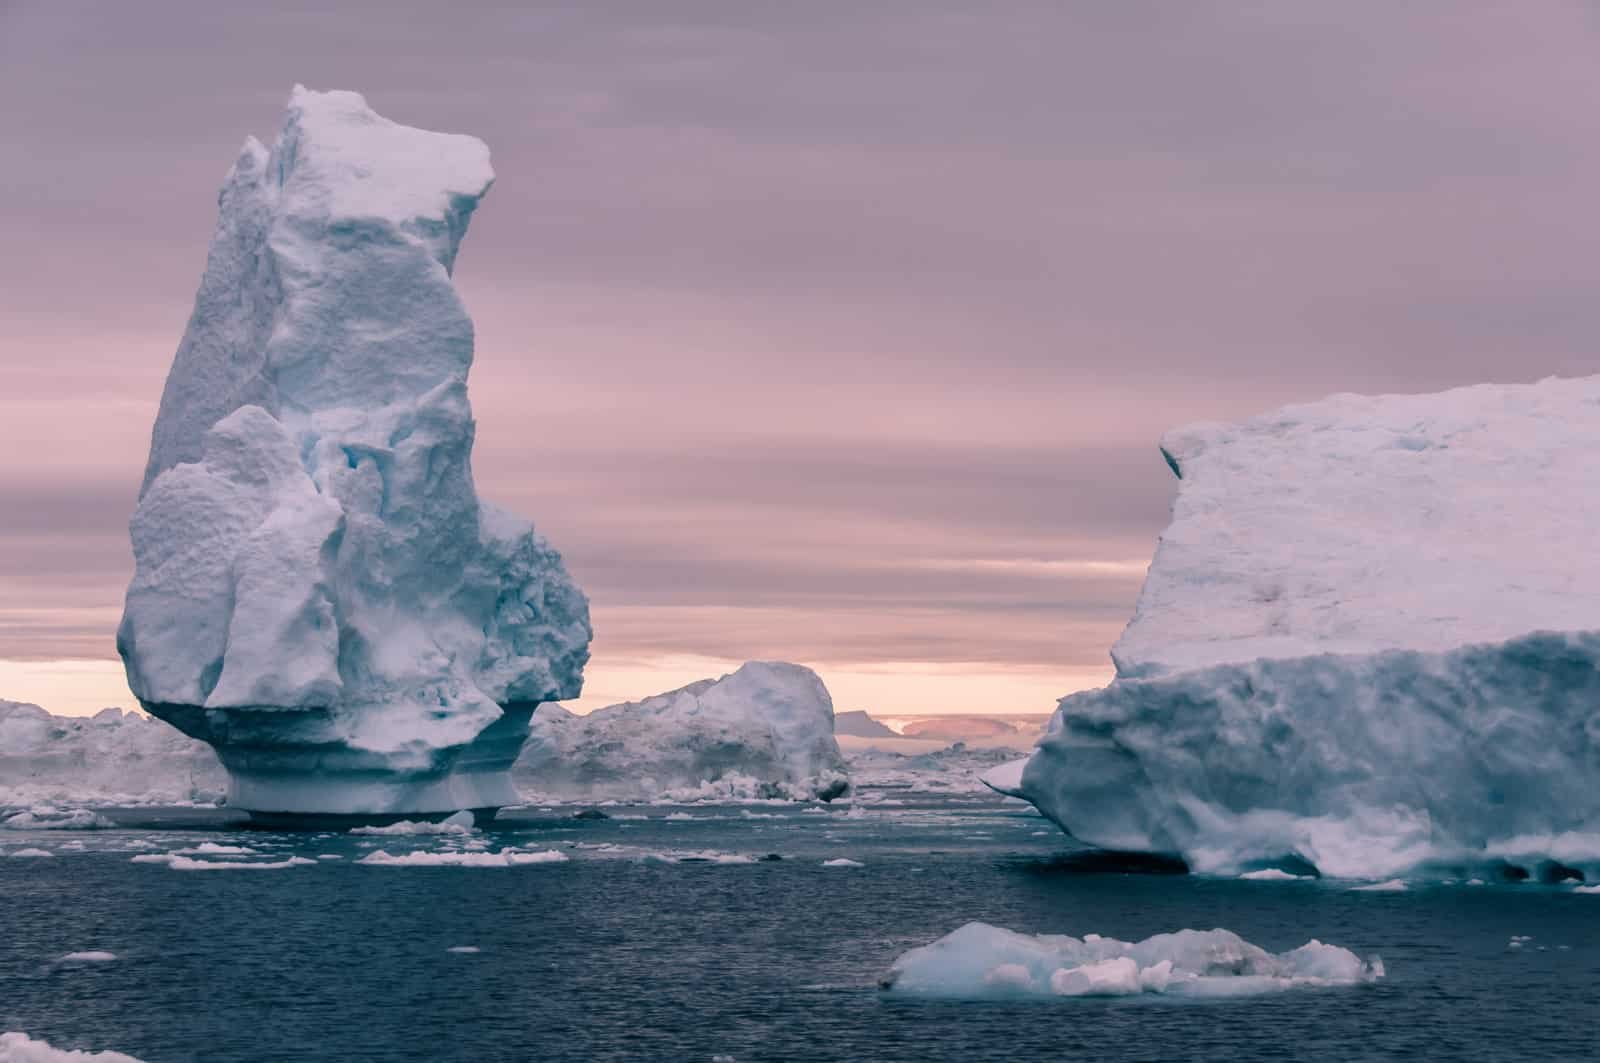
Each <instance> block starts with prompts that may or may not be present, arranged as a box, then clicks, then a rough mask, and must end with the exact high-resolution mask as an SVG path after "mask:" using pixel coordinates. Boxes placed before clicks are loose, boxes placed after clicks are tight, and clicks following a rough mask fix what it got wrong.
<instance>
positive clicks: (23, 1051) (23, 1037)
mask: <svg viewBox="0 0 1600 1063" xmlns="http://www.w3.org/2000/svg"><path fill="white" fill-rule="evenodd" d="M0 1063H141V1061H140V1060H138V1059H136V1058H134V1057H133V1056H130V1055H127V1054H126V1053H123V1052H109V1051H107V1052H84V1051H78V1050H74V1049H67V1048H56V1047H55V1046H53V1045H51V1044H50V1043H49V1042H46V1041H38V1040H35V1039H33V1038H31V1037H29V1036H28V1035H27V1034H25V1033H21V1032H18V1031H16V1030H11V1031H8V1032H6V1033H0Z"/></svg>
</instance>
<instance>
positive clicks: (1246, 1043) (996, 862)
mask: <svg viewBox="0 0 1600 1063" xmlns="http://www.w3.org/2000/svg"><path fill="white" fill-rule="evenodd" d="M884 796H887V797H888V799H889V801H891V802H893V801H900V802H903V803H901V804H892V803H887V802H885V803H879V804H876V805H871V806H868V809H867V811H866V812H865V814H857V815H854V816H852V815H847V814H846V810H845V809H842V808H833V809H829V810H828V811H826V812H822V813H819V812H811V813H805V812H801V811H800V810H799V809H798V808H796V807H795V806H745V807H721V806H719V807H715V808H708V807H704V806H699V807H693V808H681V809H678V808H667V807H649V808H637V807H636V808H610V809H607V811H608V812H610V813H611V814H612V815H613V817H614V818H611V819H607V820H592V821H591V820H585V821H578V820H574V819H573V818H571V815H572V809H571V808H564V809H556V810H551V811H547V812H540V811H537V810H534V809H527V810H521V811H517V812H513V813H505V814H503V817H502V821H500V822H498V823H497V825H496V826H495V827H494V828H492V829H491V830H489V831H487V832H485V834H484V838H485V840H487V841H489V842H490V843H491V844H492V845H493V847H494V848H496V849H498V848H500V846H501V845H502V844H504V845H517V846H522V847H527V848H539V849H547V848H558V849H561V850H562V851H564V852H566V853H567V854H568V855H569V856H570V858H571V859H570V860H568V861H567V862H564V863H552V864H540V865H532V866H525V867H513V868H499V869H490V868H460V867H442V868H435V867H374V866H370V865H361V864H357V863H356V862H355V861H356V860H358V859H360V858H361V857H362V856H363V855H365V854H366V853H369V852H371V851H372V850H373V849H375V848H383V849H385V850H387V851H388V852H390V853H397V854H398V853H403V852H407V851H410V850H412V849H414V848H420V849H426V850H430V851H432V850H437V849H441V848H443V847H445V846H447V845H451V844H457V843H458V841H457V842H449V841H444V840H441V839H437V838H372V837H357V836H351V835H311V834H298V835H296V834H262V833H257V832H246V831H239V830H235V829H231V828H230V824H229V821H228V817H227V816H226V815H225V814H223V813H220V812H213V811H209V810H150V809H142V810H123V811H113V812H110V813H109V815H110V816H111V818H112V819H114V820H116V821H117V822H118V823H119V824H123V825H124V829H118V830H108V831H93V832H39V833H28V832H6V833H5V834H4V835H3V836H0V851H3V853H7V854H9V853H11V852H15V851H16V850H18V849H22V848H25V847H36V848H43V849H46V850H49V851H51V852H53V853H54V854H55V855H54V856H52V857H50V858H39V857H10V856H6V855H0V1029H11V1030H22V1031H25V1032H27V1033H28V1034H30V1035H31V1036H33V1037H35V1038H42V1039H44V1040H47V1041H49V1042H51V1043H52V1044H54V1045H55V1046H56V1047H58V1048H94V1049H116V1050H118V1051H122V1052H127V1053H130V1054H132V1055H135V1056H138V1057H140V1058H141V1059H144V1060H147V1061H149V1063H167V1061H179V1060H208V1061H209V1060H539V1061H555V1060H585V1061H588V1060H700V1061H710V1060H712V1059H713V1058H714V1057H719V1056H720V1057H731V1058H732V1059H733V1060H736V1061H738V1063H754V1061H758V1060H806V1061H823V1060H841V1061H843V1060H850V1061H879V1060H883V1061H888V1060H933V1061H941V1060H951V1061H962V1063H967V1061H971V1060H990V1059H1076V1058H1084V1059H1094V1060H1122V1059H1128V1060H1134V1059H1138V1060H1145V1059H1160V1060H1182V1059H1227V1060H1253V1059H1285V1058H1297V1059H1329V1060H1360V1059H1390V1058H1401V1057H1406V1058H1438V1059H1446V1058H1459V1059H1495V1058H1534V1059H1537V1058H1544V1057H1548V1056H1557V1057H1560V1058H1566V1059H1594V1058H1600V896H1592V895H1591V896H1583V895H1577V894H1574V893H1572V892H1571V891H1570V890H1569V889H1565V888H1557V887H1546V886H1538V885H1520V886H1489V887H1479V888H1469V887H1464V886H1434V887H1414V888H1413V889H1412V890H1411V891H1410V892H1406V893H1351V892H1348V884H1334V883H1318V882H1294V883H1274V882H1243V881H1236V880H1216V879H1204V878H1198V877H1183V876H1164V875H1125V874H1105V873H1099V874H1096V873H1084V872H1081V871H1071V870H1066V869H1063V868H1061V867H1060V866H1058V865H1054V864H1053V863H1052V857H1057V856H1059V855H1061V854H1063V853H1065V852H1067V851H1068V848H1069V846H1068V844H1067V843H1066V842H1065V841H1064V840H1063V838H1062V837H1061V836H1060V834H1059V833H1057V832H1056V831H1055V830H1054V829H1053V828H1051V827H1050V826H1049V825H1048V824H1047V823H1045V822H1044V821H1043V820H1041V819H1039V818H1038V817H1037V816H1035V815H1033V814H1031V812H1028V811H1025V810H1024V809H1023V808H1022V807H1021V806H1020V805H1019V804H1017V803H1015V802H1003V801H1001V800H999V799H996V798H974V797H966V798H963V797H932V798H930V797H927V796H926V795H920V796H919V795H899V794H894V793H890V794H887V795H884ZM669 815H672V816H674V818H671V819H669V818H667V817H668V816H669ZM684 816H687V817H690V818H681V817H684ZM622 817H630V818H622ZM207 841H209V842H213V843H217V844H225V845H243V846H250V847H252V848H256V849H258V850H260V851H261V852H262V853H263V854H268V855H263V856H259V857H254V858H250V859H254V860H268V859H270V860H283V859H285V858H286V857H287V856H289V855H291V854H293V855H299V856H303V857H306V858H310V859H314V860H316V863H315V864H314V865H310V866H293V867H286V868H282V869H277V870H255V871H247V870H210V871H179V870H174V869H173V868H170V867H168V866H165V865H163V864H159V863H135V862H132V861H131V859H130V858H131V857H132V856H134V855H137V854H139V853H141V852H150V853H157V852H164V851H168V850H172V849H178V848H185V847H194V846H197V845H198V844H200V843H201V842H207ZM80 843H81V845H82V848H78V844H80ZM63 846H66V848H63ZM146 847H149V848H146ZM702 852H707V853H709V852H715V853H723V854H748V855H751V856H761V855H764V854H767V853H776V854H779V855H781V856H782V857H783V859H782V860H779V861H768V862H759V863H748V864H716V863H706V862H697V861H695V860H692V859H691V860H690V861H689V862H681V861H680V862H661V861H658V860H656V859H654V858H652V857H650V856H648V855H647V854H651V853H664V854H667V855H668V856H669V857H672V856H676V857H682V856H683V855H685V854H700V853H702ZM328 856H337V857H342V859H338V860H328V859H317V858H318V857H328ZM838 857H848V858H850V859H853V860H857V861H860V862H861V863H862V864H864V865H865V866H863V867H859V868H828V867H823V866H821V862H822V861H823V860H825V859H832V858H838ZM202 859H214V860H222V859H228V858H227V857H224V856H209V857H202ZM975 919H976V920H983V921H985V922H990V923H994V924H997V925H1000V926H1005V927H1009V928H1011V929H1014V930H1021V931H1027V932H1030V933H1039V932H1049V933H1068V934H1074V935H1079V936H1081V935H1083V934H1086V933H1099V934H1106V935H1110V936H1114V937H1119V938H1125V939H1138V938H1142V937H1146V936H1148V935H1150V934H1154V933H1159V932H1162V931H1169V930H1176V929H1179V928H1183V927H1196V928H1211V927H1226V928H1228V929H1231V930H1233V931H1235V932H1237V933H1239V934H1241V935H1242V936H1243V937H1245V938H1246V939H1248V940H1249V941H1252V942H1254V943H1255V944H1258V945H1261V946H1263V947H1265V948H1267V949H1270V950H1272V951H1274V952H1276V951H1281V950H1283V949H1288V948H1293V947H1295V946H1298V945H1300V944H1303V943H1304V942H1305V941H1307V940H1308V939H1311V938H1318V939H1321V940H1323V941H1327V942H1331V943H1334V944H1338V945H1342V946H1345V947H1346V948H1349V949H1351V950H1353V951H1355V952H1357V953H1358V954H1360V955H1362V956H1367V955H1371V954H1377V955H1380V956H1382V957H1383V960H1384V963H1385V965H1386V966H1387V970H1388V975H1387V977H1386V978H1385V979H1384V980H1383V981H1381V982H1379V983H1377V984H1375V985H1370V986H1362V987H1357V988H1340V989H1317V990H1295V991H1289V992H1282V993H1277V994H1273V995H1268V996H1261V997H1255V998H1247V999H1239V1000H1228V1001H1212V1002H1205V1003H1200V1002H1192V1001H1178V1000H1173V999H1170V998H1149V997H1145V998H1138V999H1082V998H1080V999H1065V1000H1051V1001H1031V1002H995V1001H968V1002H935V1001H925V1000H907V999H901V998H897V997H893V996H888V995H886V994H884V993H883V992H881V991H880V990H879V989H878V988H877V981H878V979H879V978H880V977H881V976H882V975H883V974H884V972H885V971H886V970H887V969H888V967H889V965H890V963H891V962H892V961H893V960H894V958H895V957H896V956H898V955H899V954H900V953H902V952H904V951H905V950H906V949H909V948H911V947H913V946H916V945H922V944H925V943H927V942H929V941H931V940H933V939H935V938H937V937H940V936H942V935H944V934H946V933H948V932H949V931H951V930H953V929H955V928H956V927H958V926H960V925H961V924H963V923H966V922H968V921H971V920H975ZM1513 935H1526V936H1527V937H1528V938H1529V940H1528V942H1527V943H1526V944H1525V945H1524V946H1523V947H1521V948H1512V947H1510V945H1509V942H1510V939H1511V938H1512V936H1513ZM460 947H475V948H477V949H479V950H481V951H478V952H475V953H462V952H450V951H447V950H449V949H451V948H460ZM86 950H103V951H108V952H112V953H114V954H115V955H116V957H117V958H116V959H115V960H113V961H110V962H100V963H80V962H61V960H60V958H61V957H62V956H64V955H66V954H68V953H72V952H79V951H86Z"/></svg>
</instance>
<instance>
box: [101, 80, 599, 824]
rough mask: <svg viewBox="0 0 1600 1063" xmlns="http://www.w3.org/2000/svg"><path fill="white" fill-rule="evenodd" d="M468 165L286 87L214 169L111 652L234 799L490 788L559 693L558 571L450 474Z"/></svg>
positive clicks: (481, 175) (461, 456) (465, 348)
mask: <svg viewBox="0 0 1600 1063" xmlns="http://www.w3.org/2000/svg"><path fill="white" fill-rule="evenodd" d="M492 180H493V173H492V172H491V170H490V168H489V155H488V149H487V148H485V146H484V145H483V144H482V143H481V142H480V141H478V140H476V139H474V138H472V137H465V136H454V135H448V134H442V133H431V132H426V131H423V130H419V129H412V128H408V127H406V126H402V125H397V124H395V123H393V122H390V121H388V120H387V119H385V118H382V117H380V116H379V115H377V114H376V113H374V112H373V111H372V110H371V109H370V108H368V107H367V105H366V103H365V101H364V100H363V99H362V98H361V97H360V96H358V95H356V94H355V93H350V92H328V93H317V92H308V91H306V90H305V89H302V88H296V89H295V91H294V94H293V96H292V97H291V98H290V101H289V108H288V115H287V118H286V120H285V123H284V127H283V131H282V133H281V134H280V135H279V137H278V140H277V142H276V143H275V144H274V145H273V147H272V148H271V150H270V151H269V150H267V149H266V148H263V147H262V146H261V145H260V144H259V143H257V142H256V141H255V140H254V139H251V140H247V141H246V143H245V146H244V150H243V151H242V153H241V154H240V156H239V159H238V161H237V162H236V163H235V164H234V167H233V169H232V171H231V172H230V173H229V174H228V177H227V180H226V181H225V182H224V184H223V188H222V192H221V195H220V214H219V218H218V222H217V229H216V233H215V235H214V236H213V238H212V244H211V250H210V255H209V258H208V261H207V264H206V272H205V276H204V278H203V279H202V281H201V285H200V292H199V294H198V296H197V297H196V300H195V309H194V315H193V317H192V318H191V319H190V322H189V328H188V331H187V333H186V334H185V336H184V339H183V342H182V344H181V346H180V347H179V348H178V353H177V356H176V358H175V359H174V361H173V366H172V371H171V374H170V376H169V377H168V379H167V386H166V390H165V393H164V394H163V395H162V400H161V410H160V414H159V416H158V418H157V421H156V425H155V430H154V433H153V435H152V441H151V447H150V460H149V465H148V467H147V469H146V472H145V480H144V487H143V490H142V492H141V495H140V499H139V505H138V509H137V510H136V512H135V513H134V516H133V520H132V523H131V532H132V538H133V549H134V557H135V561H136V565H137V568H136V572H135V575H134V578H133V582H132V584H131V585H130V586H129V588H128V597H127V606H126V611H125V613H124V615H123V621H122V626H121V629H120V630H119V632H118V648H119V649H120V650H121V653H122V656H123V660H124V662H125V664H126V666H127V672H128V681H129V684H130V686H131V687H132V689H133V692H134V693H135V694H136V695H137V696H138V697H139V700H140V702H141V703H142V704H143V705H144V707H145V708H146V709H147V710H148V711H149V712H151V713H152V714H154V715H156V716H159V717H160V718H162V719H165V720H168V721H170V722H172V723H173V724H175V725H177V726H178V727H179V728H180V729H182V730H183V731H185V732H186V733H188V734H190V735H193V736H194V737H196V738H200V739H203V740H204V741H206V742H209V743H211V744H212V745H213V746H215V747H216V749H217V752H218V754H219V755H220V756H221V759H222V762H223V764H224V765H226V767H227V768H228V771H229V773H230V775H231V779H232V786H231V791H230V802H231V803H233V804H235V805H237V806H240V807H243V808H247V809H251V810H256V811H262V812H290V813H401V812H436V811H449V810H454V809H458V808H469V807H489V806H495V805H499V804H504V803H509V802H512V801H515V800H516V795H515V793H514V791H513V790H512V789H511V785H510V780H509V776H508V774H507V769H508V767H509V765H510V763H511V761H512V760H513V759H514V758H515V756H516V753H517V750H518V748H519V746H520V743H521V740H522V738H523V736H524V735H525V733H526V728H527V721H528V718H529V716H530V714H531V713H532V711H533V709H534V707H535V706H536V705H538V704H539V703H540V702H543V701H548V700H556V699H561V698H569V697H573V696H576V695H577V694H578V692H579V689H580V686H581V683H582V669H583V665H584V663H585V661H586V660H587V658H588V643H589V638H590V629H589V619H588V605H587V602H586V600H585V598H584V596H583V594H582V593H581V592H580V591H579V590H578V589H577V587H576V586H574V584H573V583H572V581H571V579H569V578H568V576H567V574H566V571H565V569H564V568H563V567H562V564H561V559H560V557H559V555H557V553H556V552H555V551H554V550H553V549H551V547H550V546H549V544H548V543H546V542H545V540H544V539H543V538H541V537H540V536H538V535H537V534H535V532H534V530H533V528H532V526H531V525H530V524H528V523H527V522H526V521H523V520H520V519H518V518H515V517H512V516H509V515H507V514H505V513H502V512H500V511H498V510H495V509H492V508H491V507H489V506H487V505H483V504H481V503H480V502H479V500H478V498H477V494H476V492H475V491H474V488H473V482H472V470H471V465H470V458H471V451H472V442H473V421H472V413H471V409H470V407H469V406H468V403H467V391H466V381H467V370H468V368H469V366H470V365H471V362H472V344H473V337H472V323H471V321H470V319H469V318H468V317H467V313H466V310H465V308H464V307H463V306H462V304H461V301H460V299H459V298H458V297H457V295H456V292H455V289H454V287H453V285H452V284H451V280H450V271H451V268H452V266H453V264H454V262H455V256H456V251H457V248H458V247H459V245H460V242H461V238H462V236H463V235H464V234H465V232H466V227H467V222H468V219H469V218H470V217H471V215H472V212H473V210H474V208H476V206H477V204H478V201H479V199H480V198H481V197H482V196H483V194H484V193H485V192H486V191H487V190H488V188H489V184H490V182H491V181H492Z"/></svg>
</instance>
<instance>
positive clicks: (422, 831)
mask: <svg viewBox="0 0 1600 1063" xmlns="http://www.w3.org/2000/svg"><path fill="white" fill-rule="evenodd" d="M472 832H473V818H472V813H471V812H466V811H462V812H456V813H454V814H452V815H449V816H446V817H445V818H444V819H443V820H441V821H439V822H438V823H432V822H428V821H426V820H424V821H422V822H418V821H415V820H409V819H403V820H401V821H400V822H398V823H390V824H387V825H385V826H382V827H355V828H352V829H351V831H350V833H351V834H376V835H380V836H385V837H406V836H416V835H427V834H471V833H472Z"/></svg>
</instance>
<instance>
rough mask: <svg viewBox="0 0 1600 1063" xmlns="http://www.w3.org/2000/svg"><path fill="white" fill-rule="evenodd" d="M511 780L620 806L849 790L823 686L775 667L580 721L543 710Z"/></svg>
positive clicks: (749, 668)
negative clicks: (633, 802)
mask: <svg viewBox="0 0 1600 1063" xmlns="http://www.w3.org/2000/svg"><path fill="white" fill-rule="evenodd" d="M513 774H514V777H515V778H516V780H517V782H518V784H519V785H520V786H521V787H522V788H523V789H524V790H528V791H531V792H536V793H539V794H544V795H554V796H583V797H606V798H617V799H624V800H641V799H642V800H651V799H658V798H662V797H670V798H671V799H673V800H676V801H693V800H709V801H717V800H727V799H730V798H731V799H751V798H789V799H796V800H800V799H810V798H816V797H819V796H837V795H838V794H840V793H842V792H843V791H844V790H845V789H846V788H847V787H848V782H849V775H848V769H847V767H846V765H845V762H844V758H843V757H842V756H841V755H840V753H839V745H838V743H837V741H836V740H835V739H834V734H833V702H832V699H831V698H829V696H828V690H827V688H826V687H825V686H823V684H822V680H821V679H819V678H817V675H816V673H815V672H812V671H811V670H810V669H808V668H802V667H801V666H799V665H795V664H785V663H782V662H773V661H751V662H749V663H747V664H745V665H742V666H741V667H740V668H739V669H738V670H737V671H734V672H732V673H730V674H728V675H725V676H722V677H721V678H720V679H702V680H700V681H699V682H697V683H691V684H690V685H689V686H686V687H683V688H682V689H679V690H674V691H670V692H668V693H665V694H658V695H656V696H655V697H652V698H646V699H645V700H643V701H636V702H629V703H627V704H622V705H613V706H611V707H609V708H604V709H597V710H596V711H594V712H592V713H590V714H589V715H587V716H576V715H574V714H572V713H569V712H566V711H565V710H563V709H561V708H560V707H559V706H554V705H547V706H544V707H542V708H540V709H539V711H538V712H537V713H535V714H534V718H533V724H532V733H531V734H530V736H529V738H528V742H527V745H526V746H525V747H524V749H523V752H522V756H521V757H520V758H518V760H517V763H516V766H515V768H514V769H513Z"/></svg>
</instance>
